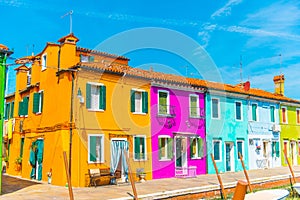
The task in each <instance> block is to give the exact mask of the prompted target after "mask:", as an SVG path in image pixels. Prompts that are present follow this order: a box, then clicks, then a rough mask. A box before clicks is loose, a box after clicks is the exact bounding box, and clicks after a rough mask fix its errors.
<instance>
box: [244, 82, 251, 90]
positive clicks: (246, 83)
mask: <svg viewBox="0 0 300 200" xmlns="http://www.w3.org/2000/svg"><path fill="white" fill-rule="evenodd" d="M243 85H244V90H245V91H249V90H250V81H246V82H245V83H244V84H243Z"/></svg>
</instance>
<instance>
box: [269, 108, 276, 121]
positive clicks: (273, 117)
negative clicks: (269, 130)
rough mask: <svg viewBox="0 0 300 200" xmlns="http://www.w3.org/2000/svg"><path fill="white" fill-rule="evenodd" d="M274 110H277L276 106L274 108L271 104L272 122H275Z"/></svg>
mask: <svg viewBox="0 0 300 200" xmlns="http://www.w3.org/2000/svg"><path fill="white" fill-rule="evenodd" d="M274 111H275V108H274V106H271V107H270V112H271V113H270V116H271V122H275V113H274Z"/></svg>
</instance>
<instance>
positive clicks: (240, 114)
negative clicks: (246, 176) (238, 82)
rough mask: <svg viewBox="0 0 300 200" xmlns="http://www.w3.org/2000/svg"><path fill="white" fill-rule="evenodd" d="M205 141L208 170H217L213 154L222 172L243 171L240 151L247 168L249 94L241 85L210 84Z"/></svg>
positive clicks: (208, 85) (209, 171)
mask: <svg viewBox="0 0 300 200" xmlns="http://www.w3.org/2000/svg"><path fill="white" fill-rule="evenodd" d="M207 87H208V92H207V95H206V130H207V133H206V141H207V153H208V155H207V156H208V158H207V163H208V173H209V174H213V173H215V169H214V168H213V162H212V159H211V156H210V154H211V153H212V154H213V155H214V159H215V161H216V164H217V167H218V169H219V172H229V171H231V172H235V171H241V170H242V165H241V162H240V160H239V156H238V152H240V153H241V154H242V155H243V158H244V163H245V165H246V168H248V148H247V147H248V137H247V126H248V119H247V117H248V116H247V115H248V113H247V95H246V94H245V92H244V88H243V87H242V86H231V85H226V84H221V83H207Z"/></svg>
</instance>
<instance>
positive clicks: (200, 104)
mask: <svg viewBox="0 0 300 200" xmlns="http://www.w3.org/2000/svg"><path fill="white" fill-rule="evenodd" d="M173 80H176V79H173ZM177 80H178V79H177ZM174 82H176V81H174ZM174 82H173V83H172V84H171V83H170V82H169V83H168V82H165V83H159V82H155V81H154V82H152V85H151V134H152V151H153V156H152V170H153V179H159V178H170V177H193V176H196V175H199V174H205V173H206V166H207V165H206V145H205V144H206V140H205V110H204V109H205V98H204V96H205V95H204V91H205V90H204V89H203V88H201V87H197V88H193V87H191V86H186V85H185V84H182V83H174Z"/></svg>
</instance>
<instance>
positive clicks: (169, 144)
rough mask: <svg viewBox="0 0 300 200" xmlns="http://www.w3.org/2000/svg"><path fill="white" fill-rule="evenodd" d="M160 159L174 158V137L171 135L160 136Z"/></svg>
mask: <svg viewBox="0 0 300 200" xmlns="http://www.w3.org/2000/svg"><path fill="white" fill-rule="evenodd" d="M158 144H159V160H171V159H172V158H173V139H172V138H170V136H159V137H158Z"/></svg>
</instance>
